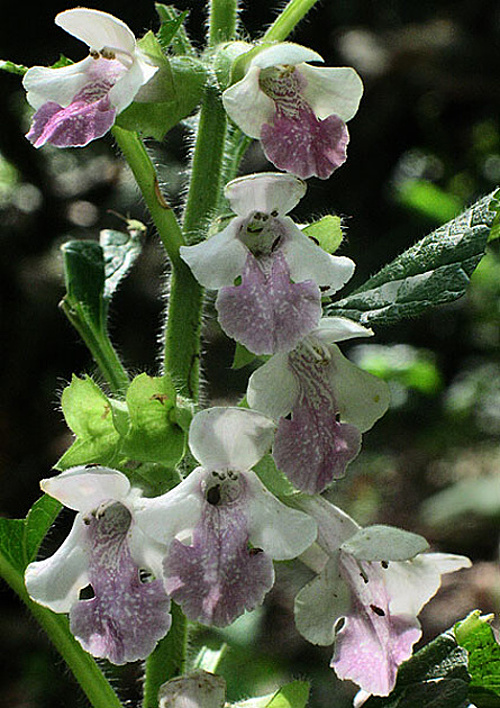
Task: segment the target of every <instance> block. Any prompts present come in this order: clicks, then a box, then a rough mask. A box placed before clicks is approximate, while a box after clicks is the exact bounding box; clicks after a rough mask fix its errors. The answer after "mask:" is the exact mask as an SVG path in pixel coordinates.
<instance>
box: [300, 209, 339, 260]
mask: <svg viewBox="0 0 500 708" xmlns="http://www.w3.org/2000/svg"><path fill="white" fill-rule="evenodd" d="M302 231H303V232H304V233H305V235H306V236H309V238H311V239H312V240H313V241H315V242H316V243H317V244H318V246H321V248H322V249H323V250H324V251H326V252H327V253H335V251H336V250H337V249H338V247H339V246H340V244H341V243H342V239H343V235H342V226H341V222H340V216H332V215H331V214H329V215H327V216H324V217H323V218H322V219H320V220H319V221H315V222H314V223H313V224H309V226H306V227H304V228H303V229H302Z"/></svg>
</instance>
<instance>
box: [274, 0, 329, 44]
mask: <svg viewBox="0 0 500 708" xmlns="http://www.w3.org/2000/svg"><path fill="white" fill-rule="evenodd" d="M317 2H318V0H290V2H289V3H288V5H287V6H286V7H285V9H284V10H283V12H282V13H281V14H280V15H279V16H278V17H277V18H276V19H275V20H274V22H273V24H272V25H271V26H270V27H269V29H268V30H267V32H266V33H265V35H264V36H263V37H262V39H263V41H265V42H283V41H284V40H285V39H286V38H287V37H288V35H289V34H291V33H292V32H293V30H294V29H295V27H296V26H297V25H298V23H299V22H300V21H301V19H302V18H303V17H304V16H305V15H307V13H308V12H309V10H310V9H311V8H312V7H314V5H315V4H316V3H317Z"/></svg>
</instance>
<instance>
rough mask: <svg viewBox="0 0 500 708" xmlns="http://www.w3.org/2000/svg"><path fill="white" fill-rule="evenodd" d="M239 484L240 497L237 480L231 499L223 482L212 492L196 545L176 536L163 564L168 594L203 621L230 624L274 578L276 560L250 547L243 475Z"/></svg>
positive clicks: (195, 537) (195, 533) (260, 598)
mask: <svg viewBox="0 0 500 708" xmlns="http://www.w3.org/2000/svg"><path fill="white" fill-rule="evenodd" d="M239 485H240V486H239V490H240V492H241V493H240V494H239V495H238V496H236V497H235V495H234V492H235V486H234V484H233V494H232V495H230V496H232V498H228V496H227V494H226V491H227V489H226V485H225V483H224V482H223V483H222V486H221V485H219V484H217V485H213V486H211V487H210V489H208V490H207V492H206V503H205V505H204V509H203V512H202V516H201V519H200V521H199V522H198V524H197V526H196V527H195V529H194V531H193V539H192V545H190V546H186V545H184V544H183V543H181V542H180V541H178V540H174V541H173V542H172V545H171V546H170V550H169V553H168V555H167V558H166V560H165V563H164V569H165V588H166V590H167V592H168V593H169V595H170V596H171V597H172V599H173V600H175V602H178V603H179V604H180V605H181V607H182V610H183V612H184V613H185V615H186V617H187V618H188V619H190V620H193V621H198V622H201V623H202V624H207V625H215V626H217V627H224V626H226V625H228V624H231V622H233V621H234V620H235V619H236V618H237V617H238V616H239V615H241V614H242V613H243V612H244V611H245V610H253V609H254V608H255V607H256V606H257V605H260V604H261V603H262V601H263V600H264V596H265V595H266V593H267V592H268V591H269V590H270V589H271V587H272V585H273V582H274V570H273V563H272V560H271V558H270V557H269V556H268V555H267V554H266V553H264V552H263V551H262V550H261V549H257V548H250V547H249V543H248V530H247V527H248V521H247V518H246V516H245V491H244V488H245V484H244V479H243V477H240V479H239Z"/></svg>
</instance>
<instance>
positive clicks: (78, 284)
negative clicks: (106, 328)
mask: <svg viewBox="0 0 500 708" xmlns="http://www.w3.org/2000/svg"><path fill="white" fill-rule="evenodd" d="M61 251H62V253H63V264H64V277H65V283H66V296H65V298H64V300H65V302H66V303H67V305H68V306H69V307H70V309H72V310H77V311H79V312H80V313H81V314H82V315H83V318H84V319H85V320H89V321H90V324H91V325H92V326H93V327H94V328H95V329H96V330H101V329H102V326H103V319H104V312H103V303H102V295H103V292H104V255H103V251H102V248H101V246H100V245H99V244H98V243H96V242H95V241H67V242H66V243H64V244H63V245H62V246H61Z"/></svg>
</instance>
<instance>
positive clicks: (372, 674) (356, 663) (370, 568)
mask: <svg viewBox="0 0 500 708" xmlns="http://www.w3.org/2000/svg"><path fill="white" fill-rule="evenodd" d="M340 568H341V573H342V576H343V577H344V580H345V581H346V582H347V584H348V585H349V587H350V589H351V595H352V606H351V611H350V613H349V615H348V616H347V617H346V619H345V624H344V626H343V627H342V629H341V630H340V631H339V632H338V634H337V637H336V640H335V653H334V656H333V659H332V663H331V666H332V668H333V669H334V670H335V673H336V674H337V676H338V677H339V678H340V679H350V680H351V681H354V682H355V683H356V684H358V686H360V687H361V688H363V689H364V690H366V691H368V692H369V693H372V694H374V695H377V696H387V695H388V694H389V693H390V692H391V691H392V689H393V688H394V684H395V682H396V675H397V670H398V667H399V665H400V664H401V663H402V662H403V661H406V659H408V658H409V657H410V656H411V653H412V647H413V644H415V642H416V641H418V639H419V638H420V635H421V630H420V623H419V622H418V620H417V618H416V617H411V616H409V615H398V616H393V615H391V613H390V611H389V602H390V598H389V596H388V594H387V590H386V587H385V584H384V579H383V572H384V568H383V566H382V565H381V564H380V563H367V562H360V561H356V560H355V559H354V558H353V557H352V556H350V555H348V554H345V553H343V552H341V560H340Z"/></svg>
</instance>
